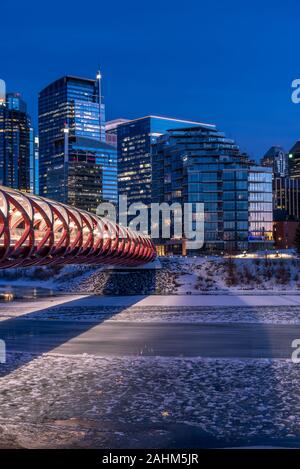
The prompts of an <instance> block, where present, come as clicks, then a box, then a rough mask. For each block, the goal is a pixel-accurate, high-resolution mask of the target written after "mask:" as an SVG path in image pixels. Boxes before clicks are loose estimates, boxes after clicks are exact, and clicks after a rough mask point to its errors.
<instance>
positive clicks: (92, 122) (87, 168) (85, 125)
mask: <svg viewBox="0 0 300 469" xmlns="http://www.w3.org/2000/svg"><path fill="white" fill-rule="evenodd" d="M116 162H117V155H116V150H115V149H114V148H113V147H110V146H109V145H107V144H106V136H105V106H104V104H103V99H102V96H101V74H100V72H98V74H97V78H96V79H95V80H92V79H86V78H78V77H74V76H65V77H63V78H61V79H59V80H56V81H55V82H53V83H51V84H50V85H49V86H47V87H46V88H45V89H44V90H42V91H41V92H40V94H39V168H40V169H39V173H40V195H44V196H47V197H49V198H51V199H54V200H57V201H60V202H65V203H70V204H76V206H78V207H79V208H82V209H85V210H89V211H95V210H96V208H97V205H98V203H99V202H100V201H101V200H103V199H106V198H109V200H111V199H112V200H116V198H117V172H116V171H117V169H116ZM103 191H104V192H103ZM77 192H78V193H77Z"/></svg>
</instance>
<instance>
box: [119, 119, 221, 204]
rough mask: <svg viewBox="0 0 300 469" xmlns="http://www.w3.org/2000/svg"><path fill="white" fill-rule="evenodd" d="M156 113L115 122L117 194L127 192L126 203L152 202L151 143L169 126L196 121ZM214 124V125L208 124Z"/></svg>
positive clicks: (183, 124)
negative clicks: (116, 123) (160, 115)
mask: <svg viewBox="0 0 300 469" xmlns="http://www.w3.org/2000/svg"><path fill="white" fill-rule="evenodd" d="M199 124H200V123H199V122H191V121H185V120H180V119H173V118H167V117H159V116H146V117H142V118H139V119H135V120H131V121H128V122H125V123H123V124H121V125H118V126H117V142H118V143H117V144H118V187H119V195H127V197H128V204H129V205H130V204H132V203H136V202H142V203H144V204H146V205H149V204H150V203H151V177H152V170H151V146H152V145H153V144H154V143H156V141H157V138H158V137H159V136H161V135H163V134H164V133H166V132H167V130H168V129H172V128H180V127H186V126H187V125H191V126H193V125H195V126H196V125H199ZM210 127H211V128H214V126H210Z"/></svg>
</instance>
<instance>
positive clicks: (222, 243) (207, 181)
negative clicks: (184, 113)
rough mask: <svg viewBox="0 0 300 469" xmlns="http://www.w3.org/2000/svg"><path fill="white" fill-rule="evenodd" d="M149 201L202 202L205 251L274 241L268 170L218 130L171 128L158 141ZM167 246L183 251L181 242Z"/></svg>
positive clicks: (235, 248)
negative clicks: (250, 158) (255, 163)
mask: <svg viewBox="0 0 300 469" xmlns="http://www.w3.org/2000/svg"><path fill="white" fill-rule="evenodd" d="M152 201H153V202H157V203H162V202H167V203H169V204H172V203H174V202H175V203H176V202H179V203H180V204H183V203H187V202H189V203H197V202H199V203H203V204H204V247H203V248H204V249H205V250H219V251H220V250H221V251H222V250H226V251H239V250H244V249H248V248H253V249H256V248H257V247H261V246H270V245H272V170H271V169H269V168H262V167H256V166H252V163H251V162H250V161H249V159H248V157H247V156H246V155H244V154H242V153H241V152H240V150H239V147H238V146H237V145H236V144H235V143H234V141H233V140H231V139H228V138H226V136H225V135H224V134H223V133H221V132H219V131H218V130H217V129H216V128H212V127H208V126H206V125H201V126H197V127H187V128H184V129H172V130H170V131H168V132H167V134H166V135H164V136H162V137H160V138H159V139H158V141H157V144H156V145H154V146H153V151H152ZM195 228H196V226H195V222H194V226H193V229H195ZM168 250H170V251H171V252H175V253H184V240H181V241H176V240H171V241H170V242H167V243H166V244H165V251H166V252H167V251H168Z"/></svg>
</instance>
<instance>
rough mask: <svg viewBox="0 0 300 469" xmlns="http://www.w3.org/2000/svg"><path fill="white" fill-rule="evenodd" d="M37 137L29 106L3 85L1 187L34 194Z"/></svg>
mask: <svg viewBox="0 0 300 469" xmlns="http://www.w3.org/2000/svg"><path fill="white" fill-rule="evenodd" d="M33 141H34V134H33V129H32V126H31V120H30V116H29V115H28V113H27V107H26V103H25V102H24V101H23V100H22V98H21V95H20V94H19V93H6V86H5V82H4V81H3V80H1V81H0V184H1V185H4V186H7V187H12V188H14V189H19V190H22V191H25V192H33V191H34V187H33V184H32V180H31V175H32V171H34V157H33V152H34V150H33Z"/></svg>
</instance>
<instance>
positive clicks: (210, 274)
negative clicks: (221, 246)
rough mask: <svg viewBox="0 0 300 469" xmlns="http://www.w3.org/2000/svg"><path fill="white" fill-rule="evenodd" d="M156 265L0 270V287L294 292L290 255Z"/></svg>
mask: <svg viewBox="0 0 300 469" xmlns="http://www.w3.org/2000/svg"><path fill="white" fill-rule="evenodd" d="M161 264H162V268H161V269H159V270H152V271H149V270H142V271H135V270H132V271H129V272H128V271H125V272H124V271H121V272H120V271H118V270H109V268H107V267H102V268H101V267H100V268H99V267H91V266H81V265H80V266H71V265H69V266H65V267H63V268H57V267H56V268H51V267H48V268H47V267H44V268H41V267H39V268H31V269H12V270H8V271H5V272H3V271H0V287H1V285H2V286H6V285H16V286H36V287H42V288H49V289H55V290H59V291H64V292H76V293H88V294H91V293H95V294H99V295H138V294H144V295H149V294H161V295H164V294H186V293H189V294H201V293H214V294H215V293H228V292H231V293H236V292H246V293H249V294H251V293H253V294H257V292H265V291H274V292H275V291H276V292H278V291H282V292H284V291H294V292H296V291H299V292H300V259H298V258H296V257H292V256H291V257H282V258H274V257H273V258H263V257H261V258H243V257H239V258H237V257H236V258H231V259H230V258H223V257H220V256H219V257H218V256H203V257H188V258H183V257H176V256H174V257H171V258H162V259H161Z"/></svg>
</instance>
